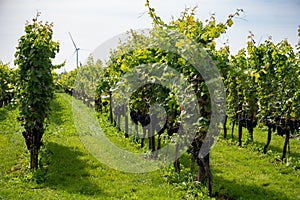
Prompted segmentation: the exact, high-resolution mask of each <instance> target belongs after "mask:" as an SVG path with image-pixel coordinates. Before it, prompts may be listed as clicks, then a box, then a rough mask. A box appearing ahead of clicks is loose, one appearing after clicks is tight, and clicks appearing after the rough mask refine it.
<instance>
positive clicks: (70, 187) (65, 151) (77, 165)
mask: <svg viewBox="0 0 300 200" xmlns="http://www.w3.org/2000/svg"><path fill="white" fill-rule="evenodd" d="M45 146H46V150H41V161H40V165H41V169H40V170H38V171H36V174H35V175H36V180H37V182H39V181H40V182H41V183H42V184H43V185H44V186H46V187H49V188H51V189H55V190H63V191H66V192H68V193H70V194H73V193H77V194H82V195H88V196H91V195H92V196H93V195H100V194H101V196H105V194H103V192H102V191H101V189H100V188H99V186H98V185H96V184H95V183H94V182H93V180H92V177H91V175H90V174H89V170H91V169H92V168H95V167H96V166H92V165H91V164H89V163H88V162H87V161H86V160H84V159H83V157H84V156H85V153H83V152H81V151H78V150H76V149H74V148H73V147H67V146H63V145H60V144H56V143H53V142H49V143H47V144H45Z"/></svg>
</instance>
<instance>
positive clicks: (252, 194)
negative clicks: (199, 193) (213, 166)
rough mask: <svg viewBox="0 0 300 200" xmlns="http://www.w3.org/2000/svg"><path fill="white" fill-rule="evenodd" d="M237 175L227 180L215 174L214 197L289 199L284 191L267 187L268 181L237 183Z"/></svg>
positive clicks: (229, 198)
mask: <svg viewBox="0 0 300 200" xmlns="http://www.w3.org/2000/svg"><path fill="white" fill-rule="evenodd" d="M213 173H215V170H213ZM238 179H239V177H235V179H233V180H227V179H224V178H223V177H220V176H218V175H215V176H214V178H213V181H214V185H213V187H214V189H213V192H214V193H215V198H216V199H227V200H233V199H249V200H250V199H251V200H252V199H253V200H260V199H261V200H265V199H268V200H272V199H274V200H275V199H276V200H278V199H282V200H284V199H289V198H288V197H287V196H286V194H285V193H284V191H283V190H282V192H277V191H274V190H271V189H269V188H268V185H269V183H253V184H243V183H239V182H237V181H236V180H238Z"/></svg>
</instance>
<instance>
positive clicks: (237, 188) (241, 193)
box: [180, 155, 288, 200]
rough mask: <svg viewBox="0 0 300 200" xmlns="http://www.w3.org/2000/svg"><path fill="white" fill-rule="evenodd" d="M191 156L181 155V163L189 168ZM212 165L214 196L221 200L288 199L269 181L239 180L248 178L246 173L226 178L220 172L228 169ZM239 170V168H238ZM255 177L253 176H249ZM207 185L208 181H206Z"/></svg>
mask: <svg viewBox="0 0 300 200" xmlns="http://www.w3.org/2000/svg"><path fill="white" fill-rule="evenodd" d="M189 159H190V158H189V156H187V155H183V156H182V157H181V160H180V161H181V164H182V165H184V166H185V168H189V167H190V165H189ZM211 167H212V173H213V196H214V197H215V198H216V199H220V200H234V199H249V200H260V199H261V200H265V199H268V200H272V199H274V200H275V199H276V200H278V199H282V200H283V199H288V197H287V196H286V194H285V193H284V191H283V190H282V192H276V191H274V190H272V189H270V188H268V186H269V185H271V184H272V183H268V182H253V183H252V184H251V183H247V184H246V183H243V182H238V181H239V180H242V179H246V177H244V175H242V174H241V177H238V176H236V177H232V179H231V180H228V179H224V178H223V177H221V176H220V175H218V174H222V173H226V170H225V169H224V170H220V169H216V168H215V167H214V166H211ZM197 170H198V168H197V166H196V165H195V172H194V177H195V178H196V173H197ZM236 170H238V169H236ZM249 178H253V177H249ZM205 185H206V186H207V183H205Z"/></svg>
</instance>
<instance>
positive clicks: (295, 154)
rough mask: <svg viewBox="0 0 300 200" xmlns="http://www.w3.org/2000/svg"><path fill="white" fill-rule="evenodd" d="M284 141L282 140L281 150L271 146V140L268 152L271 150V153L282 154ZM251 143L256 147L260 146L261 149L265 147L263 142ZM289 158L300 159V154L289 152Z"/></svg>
mask: <svg viewBox="0 0 300 200" xmlns="http://www.w3.org/2000/svg"><path fill="white" fill-rule="evenodd" d="M284 140H285V138H282V148H281V147H278V146H274V145H272V140H271V144H270V145H269V147H268V150H272V151H273V152H277V153H279V154H282V149H283V144H284ZM290 140H291V139H290ZM253 143H254V144H256V145H258V146H261V147H264V146H265V143H263V142H259V141H254V142H253ZM290 145H291V144H290ZM291 148H293V146H291ZM291 156H293V157H298V158H300V153H298V152H295V151H292V150H291Z"/></svg>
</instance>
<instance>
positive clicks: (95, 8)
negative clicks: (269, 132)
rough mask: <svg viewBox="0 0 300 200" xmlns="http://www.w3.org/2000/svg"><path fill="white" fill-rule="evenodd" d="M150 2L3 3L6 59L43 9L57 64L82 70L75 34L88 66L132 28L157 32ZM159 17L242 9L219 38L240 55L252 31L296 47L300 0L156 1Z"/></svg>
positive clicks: (1, 55)
mask: <svg viewBox="0 0 300 200" xmlns="http://www.w3.org/2000/svg"><path fill="white" fill-rule="evenodd" d="M145 2H146V0H0V60H1V61H2V62H4V63H9V65H10V66H11V67H13V61H14V54H15V51H16V46H17V44H18V39H19V38H20V37H21V36H22V35H23V34H24V26H25V23H26V20H28V21H31V19H32V18H34V17H35V16H36V13H37V11H40V12H41V13H42V14H41V17H40V18H39V19H40V20H43V21H44V22H45V21H49V22H53V23H54V28H53V31H54V36H53V39H54V40H55V41H59V43H60V52H59V53H58V54H57V56H56V58H55V59H54V63H55V64H59V63H62V62H64V61H66V65H65V67H64V68H62V69H61V70H60V71H64V70H66V71H69V70H71V69H74V68H75V66H76V56H75V55H74V50H75V49H74V46H73V44H72V41H71V39H70V37H69V34H68V33H69V32H70V33H71V34H72V36H73V38H74V41H75V43H76V45H77V46H78V47H79V48H81V49H82V50H80V51H79V61H80V62H81V63H84V62H85V61H86V59H87V57H88V55H89V54H91V53H92V52H93V51H94V50H95V49H96V48H97V47H98V46H99V45H101V44H103V43H105V41H107V40H109V39H111V38H112V37H114V36H116V35H119V34H122V33H125V32H126V31H129V30H131V29H132V30H135V29H144V28H151V26H152V21H151V18H150V17H149V16H148V14H147V8H146V7H145ZM150 5H151V6H152V7H154V8H155V9H156V12H157V14H158V15H159V16H160V17H161V18H162V19H163V20H164V21H165V22H168V21H170V20H171V19H172V17H174V18H175V19H176V18H178V17H179V16H180V13H181V12H182V11H183V10H184V9H185V8H192V7H194V6H197V7H198V9H197V17H198V18H199V19H201V20H203V21H204V20H205V19H208V18H209V17H210V15H211V14H213V13H214V14H215V16H216V19H217V21H219V22H225V21H226V18H227V16H228V15H229V14H232V13H234V12H235V11H236V9H237V8H241V9H243V10H244V11H245V12H244V13H243V14H242V15H241V16H239V17H238V18H235V19H234V25H233V26H232V27H231V28H230V29H229V30H228V31H227V33H226V34H225V35H222V36H221V37H220V38H219V39H218V41H217V42H218V43H219V44H222V43H224V42H225V41H227V40H228V42H229V45H230V47H231V51H232V53H233V54H235V53H236V52H237V51H238V50H239V49H241V48H244V47H246V42H247V36H248V35H249V31H251V32H252V33H253V34H254V35H255V39H256V41H257V42H260V41H261V42H263V41H264V40H265V39H267V38H268V37H269V36H272V38H273V41H274V42H279V41H281V40H283V39H288V41H289V42H290V43H291V44H292V45H293V46H295V45H296V44H297V43H298V40H299V39H298V33H297V29H298V26H299V25H300V1H299V0H184V1H183V0H150Z"/></svg>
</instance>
